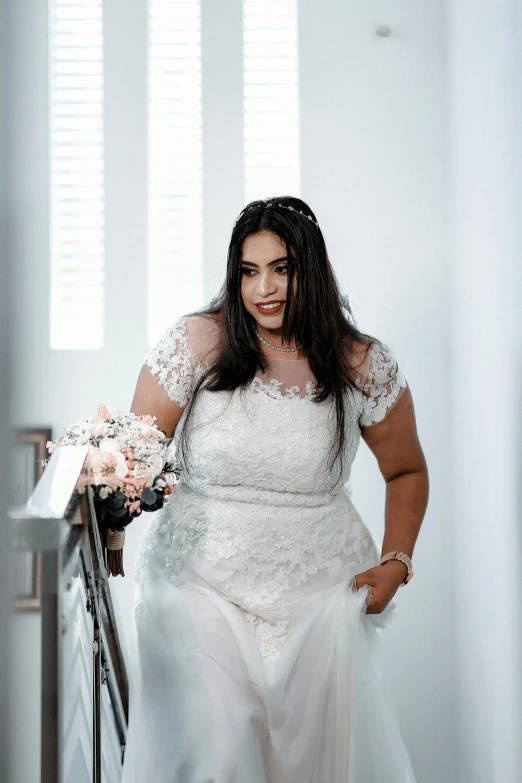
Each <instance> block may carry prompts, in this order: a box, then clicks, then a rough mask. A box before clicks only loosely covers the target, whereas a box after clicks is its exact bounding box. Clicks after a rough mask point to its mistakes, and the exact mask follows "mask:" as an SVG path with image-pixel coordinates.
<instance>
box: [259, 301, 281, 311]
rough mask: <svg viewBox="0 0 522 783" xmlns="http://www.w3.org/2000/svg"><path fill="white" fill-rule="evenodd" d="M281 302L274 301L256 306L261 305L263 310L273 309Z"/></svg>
mask: <svg viewBox="0 0 522 783" xmlns="http://www.w3.org/2000/svg"><path fill="white" fill-rule="evenodd" d="M282 304H283V303H282V302H275V303H274V304H269V305H258V307H261V308H262V309H263V310H273V309H274V308H275V307H280V306H281V305H282Z"/></svg>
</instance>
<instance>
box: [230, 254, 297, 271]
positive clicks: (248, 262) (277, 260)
mask: <svg viewBox="0 0 522 783" xmlns="http://www.w3.org/2000/svg"><path fill="white" fill-rule="evenodd" d="M280 261H288V256H283V257H282V258H275V259H274V260H273V261H269V262H268V264H267V266H272V265H273V264H279V262H280ZM241 263H242V264H248V266H255V267H257V268H258V269H259V267H258V266H257V264H254V262H253V261H244V260H243V259H241Z"/></svg>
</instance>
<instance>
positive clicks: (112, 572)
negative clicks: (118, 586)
mask: <svg viewBox="0 0 522 783" xmlns="http://www.w3.org/2000/svg"><path fill="white" fill-rule="evenodd" d="M124 546H125V531H124V530H122V531H119V530H114V531H111V530H106V532H105V565H106V566H107V578H109V577H110V576H125V572H124V570H123V547H124Z"/></svg>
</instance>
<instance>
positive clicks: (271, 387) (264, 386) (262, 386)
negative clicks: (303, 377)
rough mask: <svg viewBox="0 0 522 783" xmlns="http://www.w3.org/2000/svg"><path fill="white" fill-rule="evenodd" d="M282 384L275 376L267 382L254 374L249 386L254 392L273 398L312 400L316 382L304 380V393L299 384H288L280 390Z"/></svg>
mask: <svg viewBox="0 0 522 783" xmlns="http://www.w3.org/2000/svg"><path fill="white" fill-rule="evenodd" d="M282 386H283V382H282V381H278V380H277V378H271V379H270V380H269V381H268V382H267V381H264V380H263V379H262V378H259V376H256V377H255V378H254V379H253V380H252V383H251V387H252V389H253V390H254V391H256V392H263V393H264V394H267V395H268V396H269V397H273V399H274V400H284V399H296V398H299V399H305V400H313V398H314V394H315V389H316V384H315V383H313V382H312V381H306V383H305V391H304V394H303V393H302V392H301V387H300V386H289V387H288V388H285V390H284V392H283V391H282V390H281V387H282Z"/></svg>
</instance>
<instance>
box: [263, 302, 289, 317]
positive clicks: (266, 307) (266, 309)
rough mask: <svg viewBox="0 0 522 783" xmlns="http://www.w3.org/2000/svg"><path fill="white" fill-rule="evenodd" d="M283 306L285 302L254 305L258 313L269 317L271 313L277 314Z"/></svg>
mask: <svg viewBox="0 0 522 783" xmlns="http://www.w3.org/2000/svg"><path fill="white" fill-rule="evenodd" d="M284 306H285V302H284V301H281V300H278V301H274V302H262V303H261V302H260V303H256V307H257V309H258V311H259V312H260V313H265V314H267V315H271V314H272V313H278V312H279V311H280V310H281V309H282V308H283V307H284Z"/></svg>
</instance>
